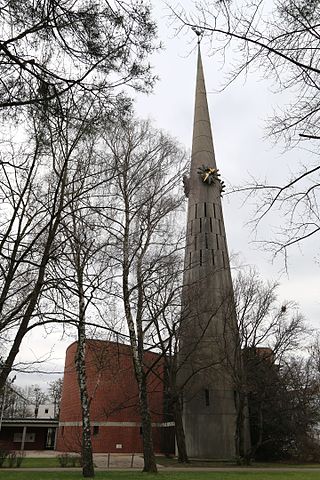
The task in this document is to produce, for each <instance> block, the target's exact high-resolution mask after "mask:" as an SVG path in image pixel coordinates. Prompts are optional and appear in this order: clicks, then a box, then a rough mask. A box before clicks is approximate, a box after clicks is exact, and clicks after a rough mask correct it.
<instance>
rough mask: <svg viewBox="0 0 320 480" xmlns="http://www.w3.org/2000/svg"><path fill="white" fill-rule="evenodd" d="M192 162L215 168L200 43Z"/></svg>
mask: <svg viewBox="0 0 320 480" xmlns="http://www.w3.org/2000/svg"><path fill="white" fill-rule="evenodd" d="M192 163H193V168H197V167H201V165H202V164H203V163H209V164H211V165H212V166H213V167H214V168H216V164H215V156H214V148H213V141H212V132H211V123H210V116H209V109H208V101H207V93H206V86H205V82H204V75H203V67H202V59H201V50H200V43H199V44H198V64H197V80H196V94H195V107H194V121H193V139H192Z"/></svg>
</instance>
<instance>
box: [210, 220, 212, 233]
mask: <svg viewBox="0 0 320 480" xmlns="http://www.w3.org/2000/svg"><path fill="white" fill-rule="evenodd" d="M210 232H212V218H211V217H210Z"/></svg>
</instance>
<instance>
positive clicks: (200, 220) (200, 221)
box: [199, 218, 202, 233]
mask: <svg viewBox="0 0 320 480" xmlns="http://www.w3.org/2000/svg"><path fill="white" fill-rule="evenodd" d="M199 223H200V225H199V228H200V233H201V232H202V219H201V218H199Z"/></svg>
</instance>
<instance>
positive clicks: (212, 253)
mask: <svg viewBox="0 0 320 480" xmlns="http://www.w3.org/2000/svg"><path fill="white" fill-rule="evenodd" d="M211 257H212V265H214V252H213V250H211Z"/></svg>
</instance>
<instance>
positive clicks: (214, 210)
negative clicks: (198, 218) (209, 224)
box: [212, 203, 217, 218]
mask: <svg viewBox="0 0 320 480" xmlns="http://www.w3.org/2000/svg"><path fill="white" fill-rule="evenodd" d="M212 205H213V216H214V218H217V216H216V204H215V203H213V204H212Z"/></svg>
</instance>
